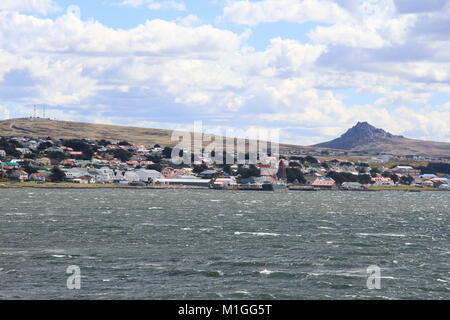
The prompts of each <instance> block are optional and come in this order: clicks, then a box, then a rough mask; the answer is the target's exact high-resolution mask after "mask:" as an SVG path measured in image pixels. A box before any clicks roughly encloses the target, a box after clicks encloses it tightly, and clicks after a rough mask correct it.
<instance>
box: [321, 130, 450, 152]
mask: <svg viewBox="0 0 450 320" xmlns="http://www.w3.org/2000/svg"><path fill="white" fill-rule="evenodd" d="M315 146H316V147H321V148H332V149H341V150H351V151H357V152H365V153H369V154H394V155H401V156H405V155H422V156H431V157H450V143H446V142H434V141H424V140H416V139H408V138H405V137H403V136H396V135H393V134H391V133H389V132H386V131H385V130H383V129H379V128H376V127H374V126H372V125H370V124H369V123H367V122H358V123H357V124H356V125H355V126H354V127H352V128H350V129H349V130H347V132H345V133H344V134H343V135H342V136H340V137H339V138H337V139H334V140H331V141H328V142H324V143H319V144H317V145H315Z"/></svg>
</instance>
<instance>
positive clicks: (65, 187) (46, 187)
mask: <svg viewBox="0 0 450 320" xmlns="http://www.w3.org/2000/svg"><path fill="white" fill-rule="evenodd" d="M0 189H44V190H56V189H61V190H92V189H103V190H108V189H111V190H127V189H128V190H215V189H210V188H208V187H202V186H182V185H170V186H120V185H73V186H71V185H67V184H61V185H58V184H28V185H27V184H20V183H3V184H0ZM216 191H258V192H260V191H261V190H216ZM290 191H292V192H308V191H315V192H317V191H343V192H382V191H402V192H412V193H415V192H416V193H420V192H446V191H447V192H448V191H449V190H442V189H437V188H423V187H389V188H388V187H374V188H369V189H366V190H359V189H350V190H348V189H333V190H326V189H322V190H310V189H308V188H293V189H288V190H286V192H290ZM266 192H270V191H266Z"/></svg>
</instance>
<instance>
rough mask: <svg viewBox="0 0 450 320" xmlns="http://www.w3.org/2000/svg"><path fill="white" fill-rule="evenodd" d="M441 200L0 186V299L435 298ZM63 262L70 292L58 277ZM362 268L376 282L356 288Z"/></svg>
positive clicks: (445, 227)
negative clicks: (75, 285) (75, 282)
mask: <svg viewBox="0 0 450 320" xmlns="http://www.w3.org/2000/svg"><path fill="white" fill-rule="evenodd" d="M449 200H450V193H444V192H436V193H432V192H426V193H425V192H424V193H403V192H373V193H372V192H367V193H365V192H290V193H270V192H267V193H263V192H221V191H212V190H211V191H194V190H180V191H167V190H78V191H73V190H0V299H61V298H68V299H336V298H339V299H353V298H362V299H366V298H386V299H406V298H411V299H418V298H420V299H448V298H449V297H450V295H449V293H450V283H449V282H450V267H449V266H450V264H449V262H450V237H449V235H450V232H449V231H450V230H449V222H450V213H449V212H450V201H449ZM70 265H77V266H79V267H80V269H81V275H82V280H81V286H82V287H81V289H80V290H68V289H67V287H66V280H67V277H68V276H69V275H68V274H66V269H67V267H68V266H70ZM370 265H377V266H379V267H380V268H381V277H382V278H381V289H380V290H368V289H367V287H366V281H367V276H368V274H367V273H366V271H367V267H369V266H370Z"/></svg>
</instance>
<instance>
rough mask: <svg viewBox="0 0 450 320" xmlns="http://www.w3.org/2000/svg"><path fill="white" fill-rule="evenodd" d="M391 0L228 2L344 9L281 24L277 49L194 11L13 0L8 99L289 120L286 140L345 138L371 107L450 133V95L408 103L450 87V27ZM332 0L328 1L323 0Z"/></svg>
mask: <svg viewBox="0 0 450 320" xmlns="http://www.w3.org/2000/svg"><path fill="white" fill-rule="evenodd" d="M383 1H385V3H384V4H387V6H386V7H387V9H385V8H384V7H382V6H381V5H380V6H377V5H376V2H375V1H372V0H371V1H366V2H367V3H369V4H370V6H369V5H366V6H361V5H360V4H359V2H358V5H355V2H352V1H347V0H341V1H339V2H336V3H330V2H329V1H312V0H310V1H292V0H291V1H287V0H280V1H279V2H278V1H269V0H265V1H259V2H248V3H247V2H244V1H237V2H236V1H235V2H230V3H229V4H228V5H227V8H239V6H243V7H242V8H244V9H245V8H250V9H251V10H257V11H256V15H254V16H253V15H252V13H251V11H245V10H243V11H242V12H241V15H240V16H239V15H237V16H236V17H235V18H233V19H236V22H239V21H242V22H243V24H246V25H252V24H257V23H262V22H264V21H274V20H273V19H275V20H277V21H280V20H284V21H291V20H292V21H296V22H302V21H306V20H305V19H307V18H308V17H306V16H302V15H304V14H305V12H309V13H311V15H310V17H312V18H308V19H312V20H314V21H327V22H329V23H331V25H330V26H329V27H325V26H322V27H318V28H316V29H314V30H313V31H312V32H311V33H310V35H311V39H313V40H314V41H313V42H311V43H302V42H300V41H298V40H293V39H284V38H282V37H275V38H273V39H271V40H270V41H269V43H268V45H267V47H266V48H265V49H264V50H256V49H254V48H252V47H249V46H248V44H247V39H248V38H249V37H250V36H251V32H252V31H251V30H246V31H245V32H243V33H241V34H238V33H236V32H232V31H229V30H226V29H219V28H216V27H213V26H210V25H203V24H201V23H200V21H199V20H198V17H196V16H194V15H188V16H186V17H184V18H179V19H176V20H175V21H165V20H160V19H156V20H149V21H146V22H145V23H143V24H140V25H138V26H136V27H134V28H130V29H114V28H110V27H108V26H105V25H103V24H102V23H100V22H96V21H94V20H89V21H80V20H79V19H78V18H77V17H75V16H74V15H70V14H66V15H63V16H60V17H57V18H54V19H42V18H36V17H33V16H30V15H24V14H19V13H17V12H10V11H9V12H6V11H5V12H0V96H1V97H2V99H3V100H2V101H1V103H2V104H5V105H6V104H7V103H6V101H8V103H9V101H11V102H14V104H15V105H17V104H34V103H36V104H43V103H46V104H50V105H52V106H53V108H49V109H48V110H49V111H48V112H49V114H50V112H52V113H51V114H53V115H54V116H56V117H58V118H60V119H63V118H64V119H67V120H70V119H72V120H76V119H78V120H85V121H89V120H92V121H97V122H110V123H114V122H115V123H122V124H136V125H137V123H138V121H141V123H143V124H148V125H152V126H155V127H158V126H159V125H157V124H158V123H161V124H164V125H167V126H169V124H173V123H174V122H177V121H179V122H183V121H184V122H191V120H192V121H193V120H200V119H204V120H205V119H208V120H211V122H212V123H219V124H220V125H221V126H234V127H239V128H241V127H242V128H247V127H251V126H254V127H261V126H266V127H282V128H283V133H284V134H285V136H282V139H283V140H284V141H286V139H289V141H290V142H293V143H304V144H312V143H317V142H321V141H324V140H327V139H329V138H333V137H334V136H335V135H337V134H338V133H341V132H344V131H345V130H346V129H347V128H348V127H350V126H352V125H354V123H356V122H357V121H362V120H363V121H364V120H365V121H369V122H370V123H372V124H374V125H376V126H379V127H383V128H385V129H387V130H389V131H392V132H393V133H395V134H405V135H412V136H415V137H429V138H430V139H431V138H433V137H436V139H440V140H445V139H448V140H450V127H448V126H446V125H443V123H444V122H445V121H447V120H448V119H449V115H450V110H449V107H448V104H443V105H442V106H436V105H432V106H429V107H427V108H428V109H426V108H425V107H424V108H423V110H422V109H419V108H417V106H414V107H411V106H408V105H409V104H421V105H425V104H427V103H429V101H432V100H431V98H432V96H433V94H434V93H435V92H440V93H442V94H450V56H449V54H448V52H449V48H450V45H449V41H445V40H442V39H440V40H439V41H437V40H434V39H433V40H430V39H427V38H426V37H425V36H424V34H425V33H424V29H423V28H422V29H419V31H420V30H422V31H420V32H418V33H417V34H414V33H413V32H412V30H415V28H418V26H419V25H420V23H419V22H420V21H422V19H424V18H423V17H422V13H421V14H399V13H398V12H397V11H396V8H395V6H394V7H393V6H392V5H389V3H391V4H392V3H393V2H389V1H388V0H383ZM275 2H277V3H280V4H281V5H283V4H284V5H293V7H285V8H286V9H292V10H281V9H280V8H282V7H280V4H277V3H275ZM379 3H381V4H383V2H379ZM136 4H137V2H136ZM253 4H255V5H256V7H255V6H253ZM234 5H237V7H234ZM338 5H339V6H338ZM296 6H300V7H301V8H302V9H305V10H306V11H305V12H303V11H302V12H300V11H298V10H297V9H296V8H297V7H296ZM323 6H327V8H328V9H326V10H325V11H321V10H318V11H317V12H316V11H314V10H316V9H317V8H319V9H320V8H322V7H323ZM255 8H256V9H255ZM250 9H249V10H250ZM235 10H237V9H235ZM258 10H259V11H258ZM296 10H297V11H296ZM238 11H239V10H238ZM230 12H231V11H230ZM268 12H272V13H275V15H273V16H270V15H269V14H268ZM286 12H287V13H286ZM238 13H239V12H238ZM309 13H308V15H309ZM430 14H431V15H438V14H439V15H441V13H427V14H426V16H428V15H430ZM283 15H284V16H283ZM286 15H287V16H286ZM224 16H226V15H225V14H224ZM247 18H248V19H250V20H247V22H245V21H246V19H247ZM270 19H272V20H270ZM244 22H245V23H244ZM433 30H434V29H433ZM440 36H442V37H444V36H445V35H444V33H441V34H440ZM336 89H339V90H354V91H356V92H357V93H358V94H361V95H364V94H371V95H375V98H372V100H373V101H369V102H350V103H349V102H346V99H347V98H348V96H349V95H350V96H351V94H340V93H336ZM13 109H14V111H16V110H19V111H20V110H21V109H20V108H17V107H14V108H12V107H11V108H10V111H12V110H13ZM1 110H2V109H0V114H1V112H2V111H1ZM434 117H439V120H438V121H433V118H434ZM142 119H152V123H150V122H145V121H143V122H142ZM447 123H448V121H447ZM433 126H439V128H434V127H433ZM169 127H170V126H169Z"/></svg>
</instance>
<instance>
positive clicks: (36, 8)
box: [0, 0, 60, 15]
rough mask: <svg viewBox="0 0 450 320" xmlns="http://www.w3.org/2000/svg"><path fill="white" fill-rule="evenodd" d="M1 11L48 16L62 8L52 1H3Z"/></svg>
mask: <svg viewBox="0 0 450 320" xmlns="http://www.w3.org/2000/svg"><path fill="white" fill-rule="evenodd" d="M0 10H9V11H20V12H36V13H39V14H43V15H47V14H49V13H54V12H58V11H59V10H60V8H59V6H58V5H57V4H56V3H55V2H54V1H52V0H1V2H0Z"/></svg>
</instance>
